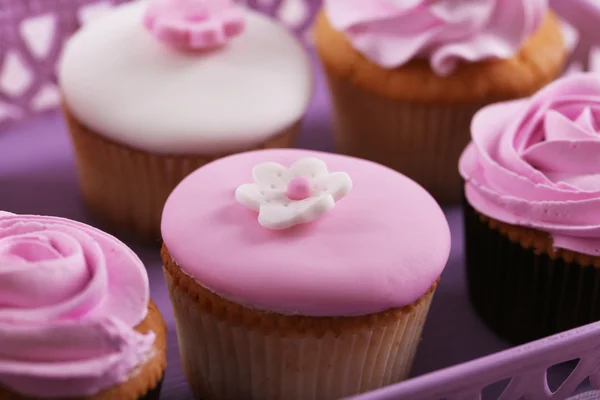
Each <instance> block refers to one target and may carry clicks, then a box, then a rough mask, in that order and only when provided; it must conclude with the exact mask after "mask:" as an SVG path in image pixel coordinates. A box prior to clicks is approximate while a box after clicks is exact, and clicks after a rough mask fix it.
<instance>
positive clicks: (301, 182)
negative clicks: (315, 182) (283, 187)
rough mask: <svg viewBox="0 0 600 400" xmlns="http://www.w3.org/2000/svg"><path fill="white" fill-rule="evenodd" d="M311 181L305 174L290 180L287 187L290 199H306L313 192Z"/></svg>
mask: <svg viewBox="0 0 600 400" xmlns="http://www.w3.org/2000/svg"><path fill="white" fill-rule="evenodd" d="M311 191H312V190H311V187H310V182H309V180H308V179H306V178H305V177H303V176H297V177H295V178H294V179H292V180H291V181H290V183H289V184H288V187H287V192H286V194H287V197H288V198H289V199H290V200H304V199H306V198H307V197H309V196H310V194H311Z"/></svg>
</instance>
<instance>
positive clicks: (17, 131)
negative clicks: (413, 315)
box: [0, 0, 600, 400]
mask: <svg viewBox="0 0 600 400" xmlns="http://www.w3.org/2000/svg"><path fill="white" fill-rule="evenodd" d="M365 1H368V0H365ZM557 1H566V0H557ZM569 1H572V2H575V1H579V0H569ZM586 1H587V0H586ZM117 2H120V1H117ZM248 3H250V5H251V6H253V7H258V8H260V9H262V10H265V11H267V12H269V13H270V14H271V15H277V16H279V17H280V18H282V19H284V20H285V21H287V22H288V23H290V24H291V25H292V26H293V27H296V28H297V30H298V32H304V31H305V28H306V27H307V26H308V25H309V22H308V21H310V20H311V17H312V15H314V12H315V10H316V9H317V8H318V5H317V3H316V2H311V3H310V4H309V5H306V4H304V3H302V1H300V0H295V1H292V0H288V1H285V2H283V1H266V0H260V1H259V0H256V1H249V2H248ZM89 4H92V6H91V8H89V7H90V6H89ZM106 4H110V3H103V2H99V1H90V0H37V1H34V0H0V123H1V122H2V121H4V124H5V127H4V128H5V129H3V130H2V131H0V209H3V210H8V211H12V212H16V213H30V214H48V215H58V216H63V217H67V218H71V219H75V220H80V221H84V222H90V221H89V218H88V216H87V215H86V213H85V210H84V208H83V206H82V202H81V199H80V197H79V193H78V189H77V183H76V177H75V170H74V163H73V157H72V153H71V148H70V145H69V142H68V140H67V135H66V132H65V127H64V125H63V122H62V118H61V116H60V115H59V114H58V113H57V112H56V111H48V112H45V113H42V114H40V115H36V114H39V112H41V111H47V110H52V109H53V108H54V107H55V105H56V102H57V99H58V97H57V95H56V90H55V86H54V73H53V72H54V65H55V61H56V59H57V57H58V55H59V53H60V44H61V43H62V41H63V39H64V38H65V37H66V36H67V35H68V34H69V33H70V32H72V31H73V30H74V29H76V28H77V27H78V26H79V24H80V22H81V19H87V18H93V16H95V15H98V14H99V13H100V12H102V10H103V9H104V7H105V6H106ZM570 4H572V3H570ZM84 5H85V6H86V7H88V8H85V12H83V11H82V10H84V8H83V6H84ZM21 21H26V23H25V25H27V24H28V23H30V24H33V25H30V26H29V27H25V28H23V24H22V23H21ZM31 21H34V23H32V22H31ZM36 24H37V25H39V26H38V27H37V28H35V27H34V28H32V27H31V26H34V25H36ZM36 29H37V30H36ZM48 32H50V34H48ZM27 35H30V36H32V37H36V36H37V37H38V38H39V37H44V36H48V37H50V40H48V44H47V46H46V47H44V46H41V45H33V46H32V45H31V43H30V42H28V40H32V39H31V38H29V39H27V38H26V37H28V36H27ZM40 35H41V36H40ZM588 43H589V41H588ZM36 46H38V47H36ZM32 47H34V48H33V49H32ZM44 49H45V52H44V51H43V50H44ZM587 50H589V48H588V49H587ZM40 54H41V56H40ZM44 54H45V55H44ZM40 57H41V58H40ZM16 59H20V61H15V60H16ZM584 61H587V58H586V59H585V60H584ZM15 63H16V64H15ZM7 65H8V67H7ZM7 88H8V89H7ZM40 93H41V94H40ZM25 118H28V119H29V120H28V121H22V122H20V123H18V124H7V123H8V122H14V121H16V120H19V119H25ZM298 145H299V147H303V148H310V149H320V150H331V149H332V143H331V135H330V118H329V105H328V100H327V95H326V88H325V86H324V82H323V78H322V76H321V74H320V73H319V74H318V76H317V91H316V94H315V98H314V99H313V102H312V104H311V108H310V110H309V114H308V116H307V119H306V122H305V125H304V129H303V133H302V135H301V138H300V141H299V143H298ZM446 215H447V217H448V219H449V221H450V225H451V229H452V235H453V245H452V252H451V256H450V260H449V263H448V266H447V268H446V270H445V271H444V274H443V275H442V281H441V284H440V286H439V289H438V291H437V293H436V297H435V299H434V302H433V306H432V308H431V312H430V315H429V319H428V321H427V324H426V326H425V332H424V337H423V341H422V344H421V346H420V348H419V351H418V354H417V359H416V363H415V366H414V370H413V376H414V378H412V379H409V380H407V381H404V382H401V383H399V384H396V385H392V386H389V387H387V388H384V389H381V390H379V391H376V392H372V393H368V394H365V395H362V396H358V397H355V398H354V399H358V400H361V399H362V400H383V399H407V400H434V399H435V400H437V399H445V400H475V399H481V398H483V399H501V400H521V399H527V400H529V399H535V400H537V399H566V398H567V397H569V396H570V395H573V394H575V393H580V392H584V391H588V392H587V393H584V394H582V395H581V396H582V397H580V398H581V399H589V400H591V399H600V395H599V394H598V392H594V391H589V390H590V389H591V388H592V387H595V388H600V323H595V324H591V325H587V326H584V327H581V328H578V329H574V330H571V331H568V332H565V333H562V334H559V335H555V336H552V337H549V338H546V339H543V340H540V341H537V342H533V343H529V344H526V345H523V346H519V347H515V348H510V346H509V345H508V344H507V343H505V342H504V341H502V340H501V339H500V338H498V337H496V336H495V335H494V334H492V333H491V332H490V331H488V330H487V329H486V328H485V326H484V325H483V324H482V323H481V322H480V321H479V320H478V319H477V317H476V315H475V313H474V311H473V310H472V308H471V306H470V305H469V303H468V300H467V294H466V287H465V276H464V265H463V263H464V254H463V243H462V223H461V221H462V220H461V215H460V210H459V209H458V208H449V209H447V210H446ZM132 247H133V248H134V250H136V251H137V252H138V254H139V255H140V257H141V258H142V259H143V260H144V262H145V263H146V266H147V268H148V273H149V276H150V282H151V290H152V297H153V298H154V300H155V301H156V303H157V304H158V306H159V308H160V309H161V311H162V313H163V315H164V316H165V319H166V321H167V324H168V326H169V337H168V341H169V353H168V370H167V376H166V380H165V384H164V386H163V395H162V398H163V399H165V400H187V399H192V396H191V394H190V392H189V390H188V387H187V384H186V382H185V380H184V378H183V375H182V372H181V364H180V361H179V354H178V349H177V339H176V334H175V327H174V320H173V315H172V311H171V307H170V305H169V300H168V295H167V292H166V287H165V284H164V280H163V277H162V270H161V262H160V257H159V254H158V251H157V250H156V249H147V248H140V247H137V246H135V245H132ZM574 360H577V361H574Z"/></svg>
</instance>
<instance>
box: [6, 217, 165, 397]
mask: <svg viewBox="0 0 600 400" xmlns="http://www.w3.org/2000/svg"><path fill="white" fill-rule="evenodd" d="M165 369H166V326H165V323H164V321H163V319H162V317H161V315H160V312H159V311H158V309H157V308H156V305H155V304H154V303H152V301H151V300H150V297H149V287H148V276H147V275H146V271H145V270H144V265H143V264H142V262H141V261H140V260H139V259H138V258H137V256H136V255H135V254H134V253H133V252H132V251H131V250H130V249H129V248H128V247H127V246H125V245H124V244H123V243H121V242H119V241H118V240H117V239H115V238H114V237H112V236H110V235H108V234H106V233H104V232H101V231H99V230H97V229H95V228H92V227H90V226H87V225H84V224H82V223H79V222H74V221H70V220H67V219H63V218H56V217H42V216H36V215H15V214H10V213H6V212H0V398H1V399H2V400H29V399H66V398H75V399H80V400H116V399H119V400H137V399H147V400H157V399H158V396H159V392H160V387H161V382H162V379H163V376H164V372H165Z"/></svg>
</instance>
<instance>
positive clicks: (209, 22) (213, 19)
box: [144, 0, 245, 50]
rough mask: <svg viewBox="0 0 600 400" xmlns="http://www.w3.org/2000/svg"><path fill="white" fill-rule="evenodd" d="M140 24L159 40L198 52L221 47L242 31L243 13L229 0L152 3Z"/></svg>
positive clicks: (160, 1)
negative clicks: (142, 22) (142, 23)
mask: <svg viewBox="0 0 600 400" xmlns="http://www.w3.org/2000/svg"><path fill="white" fill-rule="evenodd" d="M144 25H145V26H146V28H147V29H148V30H149V31H150V32H152V34H153V35H154V36H155V37H156V38H157V39H158V40H160V41H162V42H164V43H166V44H168V45H171V46H174V47H178V48H184V49H189V50H202V49H208V48H213V47H218V46H222V45H224V44H225V43H226V42H227V41H228V40H229V39H230V38H232V37H235V36H237V35H239V34H241V33H242V32H243V31H244V27H245V20H244V13H243V10H242V8H241V7H240V6H238V5H236V4H235V3H234V2H233V1H231V0H153V1H152V2H151V3H150V5H149V6H148V9H147V11H146V14H145V15H144Z"/></svg>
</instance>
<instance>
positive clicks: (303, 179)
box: [235, 158, 352, 229]
mask: <svg viewBox="0 0 600 400" xmlns="http://www.w3.org/2000/svg"><path fill="white" fill-rule="evenodd" d="M252 177H253V178H254V183H249V184H245V185H241V186H239V187H238V188H237V190H236V191H235V198H236V200H237V201H238V202H239V203H241V204H242V205H244V206H246V207H247V208H249V209H251V210H254V211H258V222H259V223H260V224H261V225H262V226H264V227H265V228H268V229H286V228H289V227H292V226H294V225H298V224H303V223H307V222H311V221H314V220H315V219H317V218H319V217H321V216H322V215H323V214H325V213H326V212H328V211H329V210H331V209H332V208H333V207H334V206H335V203H336V202H337V201H338V200H340V199H341V198H342V197H344V196H345V195H346V194H348V192H350V190H351V189H352V180H351V179H350V176H349V175H348V174H347V173H345V172H332V173H330V172H329V171H328V170H327V165H325V163H324V162H323V161H321V160H319V159H318V158H304V159H302V160H299V161H297V162H295V163H294V164H293V165H292V166H291V167H290V168H289V169H288V168H286V167H284V166H283V165H281V164H278V163H276V162H265V163H262V164H258V165H256V166H255V167H254V168H253V169H252Z"/></svg>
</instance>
